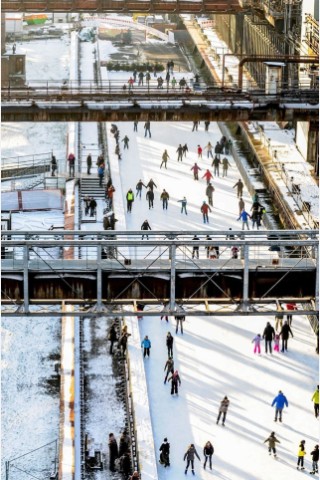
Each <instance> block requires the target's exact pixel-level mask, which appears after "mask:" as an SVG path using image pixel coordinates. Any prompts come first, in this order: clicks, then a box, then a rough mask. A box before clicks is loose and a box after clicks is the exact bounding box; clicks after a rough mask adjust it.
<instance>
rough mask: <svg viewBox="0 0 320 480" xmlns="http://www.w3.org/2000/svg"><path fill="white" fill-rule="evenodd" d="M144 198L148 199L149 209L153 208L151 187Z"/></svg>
mask: <svg viewBox="0 0 320 480" xmlns="http://www.w3.org/2000/svg"><path fill="white" fill-rule="evenodd" d="M146 200H148V204H149V210H150V209H151V208H153V200H154V193H153V190H152V189H151V188H149V190H148V191H147V193H146Z"/></svg>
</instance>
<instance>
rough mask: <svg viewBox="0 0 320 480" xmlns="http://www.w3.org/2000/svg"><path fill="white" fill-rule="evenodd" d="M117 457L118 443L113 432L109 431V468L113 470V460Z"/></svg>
mask: <svg viewBox="0 0 320 480" xmlns="http://www.w3.org/2000/svg"><path fill="white" fill-rule="evenodd" d="M117 458H118V444H117V440H116V439H115V436H114V435H113V433H109V469H110V471H111V472H115V471H116V470H115V468H114V462H115V461H116V459H117Z"/></svg>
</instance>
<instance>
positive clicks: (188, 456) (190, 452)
mask: <svg viewBox="0 0 320 480" xmlns="http://www.w3.org/2000/svg"><path fill="white" fill-rule="evenodd" d="M195 456H196V457H197V458H198V459H199V460H200V457H199V455H198V452H197V450H196V449H195V446H194V445H193V443H191V445H190V447H188V450H187V451H186V453H185V454H184V457H183V460H186V459H187V465H186V469H185V471H184V473H185V475H187V473H188V468H189V465H190V463H191V471H192V474H193V475H194V457H195Z"/></svg>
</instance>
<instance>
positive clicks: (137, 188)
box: [136, 179, 147, 200]
mask: <svg viewBox="0 0 320 480" xmlns="http://www.w3.org/2000/svg"><path fill="white" fill-rule="evenodd" d="M142 187H144V188H147V187H146V185H145V184H144V183H143V181H142V180H141V179H140V180H139V182H138V183H137V185H136V196H137V198H138V197H139V198H140V200H141V193H142Z"/></svg>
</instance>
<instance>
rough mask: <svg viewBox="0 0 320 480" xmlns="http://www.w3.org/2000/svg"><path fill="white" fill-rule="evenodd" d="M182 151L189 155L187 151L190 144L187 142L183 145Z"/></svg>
mask: <svg viewBox="0 0 320 480" xmlns="http://www.w3.org/2000/svg"><path fill="white" fill-rule="evenodd" d="M182 151H183V155H184V156H185V157H186V156H187V152H188V151H189V149H188V145H187V144H186V143H185V144H184V145H183V147H182Z"/></svg>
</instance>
